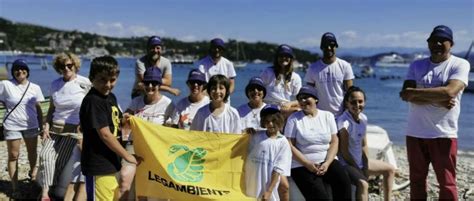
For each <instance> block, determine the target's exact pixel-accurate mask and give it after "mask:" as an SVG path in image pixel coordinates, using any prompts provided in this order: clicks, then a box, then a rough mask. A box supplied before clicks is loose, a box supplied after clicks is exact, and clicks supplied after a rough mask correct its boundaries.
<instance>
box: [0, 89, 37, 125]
mask: <svg viewBox="0 0 474 201" xmlns="http://www.w3.org/2000/svg"><path fill="white" fill-rule="evenodd" d="M30 83H31V82H30V81H28V85H27V86H26V90H25V92H24V93H23V95H22V96H21V98H20V101H18V103H17V104H16V105H15V107H13V109H12V110H10V112H8V114H7V115H5V118H3V122H5V120H7V118H8V116H10V114H11V113H12V112H13V110H15V108H16V107H17V106H18V105H20V103H21V101H22V100H23V98H24V97H25V94H26V92H27V91H28V88H30ZM5 106H6V105H5Z"/></svg>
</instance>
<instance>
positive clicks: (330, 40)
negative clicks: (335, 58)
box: [320, 32, 339, 49]
mask: <svg viewBox="0 0 474 201" xmlns="http://www.w3.org/2000/svg"><path fill="white" fill-rule="evenodd" d="M326 44H335V45H336V47H339V44H337V40H336V36H335V35H334V34H333V33H331V32H326V33H324V34H323V36H321V46H320V47H321V49H322V48H323V46H324V45H326Z"/></svg>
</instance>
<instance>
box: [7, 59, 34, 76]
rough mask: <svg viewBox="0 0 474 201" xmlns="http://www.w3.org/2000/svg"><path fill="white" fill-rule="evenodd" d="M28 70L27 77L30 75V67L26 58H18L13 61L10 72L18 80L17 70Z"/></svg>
mask: <svg viewBox="0 0 474 201" xmlns="http://www.w3.org/2000/svg"><path fill="white" fill-rule="evenodd" d="M22 69H23V70H26V78H29V77H30V68H29V67H28V64H27V63H26V61H25V60H23V59H17V60H15V61H14V62H13V64H12V69H11V70H10V74H11V75H12V77H13V78H14V79H15V80H16V78H15V73H14V72H15V71H17V70H22Z"/></svg>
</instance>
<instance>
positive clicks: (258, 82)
mask: <svg viewBox="0 0 474 201" xmlns="http://www.w3.org/2000/svg"><path fill="white" fill-rule="evenodd" d="M252 87H258V88H260V89H262V90H263V97H264V98H265V96H266V95H267V89H266V88H265V85H264V84H263V80H262V78H260V77H252V78H251V79H250V80H249V83H248V84H247V86H246V87H245V95H246V96H247V98H248V95H247V92H248V91H249V90H250V89H252Z"/></svg>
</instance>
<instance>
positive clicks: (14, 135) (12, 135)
mask: <svg viewBox="0 0 474 201" xmlns="http://www.w3.org/2000/svg"><path fill="white" fill-rule="evenodd" d="M39 133H40V131H39V128H32V129H27V130H21V131H11V130H7V129H5V130H4V131H3V134H4V135H5V140H18V139H21V138H35V137H38V134H39Z"/></svg>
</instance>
